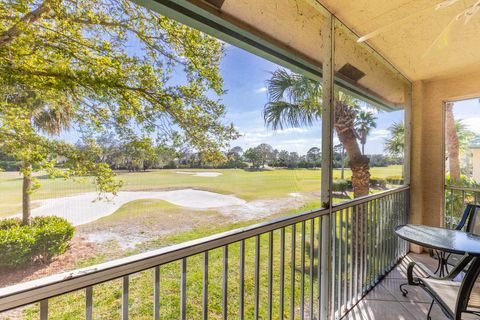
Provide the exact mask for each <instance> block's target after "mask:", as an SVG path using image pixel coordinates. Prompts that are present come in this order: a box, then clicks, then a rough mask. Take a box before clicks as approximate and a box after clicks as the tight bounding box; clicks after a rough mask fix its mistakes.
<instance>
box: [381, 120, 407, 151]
mask: <svg viewBox="0 0 480 320" xmlns="http://www.w3.org/2000/svg"><path fill="white" fill-rule="evenodd" d="M388 130H389V131H390V137H389V138H387V139H385V146H384V149H385V151H386V152H387V153H388V154H389V155H391V156H392V157H394V158H398V157H401V156H403V150H404V149H405V126H404V125H403V122H394V123H393V125H392V126H390V127H389V128H388Z"/></svg>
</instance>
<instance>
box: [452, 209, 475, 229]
mask: <svg viewBox="0 0 480 320" xmlns="http://www.w3.org/2000/svg"><path fill="white" fill-rule="evenodd" d="M474 208H475V205H474V204H471V203H467V206H466V207H465V210H464V211H463V215H462V219H461V220H460V222H459V223H458V225H457V227H456V228H455V229H456V230H463V229H464V227H465V225H467V224H468V220H469V218H470V213H471V212H472V211H473V210H474ZM465 231H466V230H465Z"/></svg>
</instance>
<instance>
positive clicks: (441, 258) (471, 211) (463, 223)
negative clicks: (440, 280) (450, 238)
mask: <svg viewBox="0 0 480 320" xmlns="http://www.w3.org/2000/svg"><path fill="white" fill-rule="evenodd" d="M479 208H480V206H478V205H475V204H471V203H467V205H466V207H465V210H464V211H463V215H462V219H461V220H460V222H459V223H458V225H457V226H456V227H455V230H460V231H465V232H471V233H474V234H480V221H479V220H478V218H479V215H478V214H477V213H478V209H479ZM431 253H432V256H436V257H435V259H437V260H438V264H437V269H436V270H435V271H434V272H433V273H434V274H438V275H439V276H440V277H445V276H446V275H447V274H448V273H449V271H448V266H449V265H450V266H454V265H455V264H457V263H458V262H459V261H460V260H461V258H462V256H461V255H458V254H452V253H446V252H443V251H439V250H432V251H431Z"/></svg>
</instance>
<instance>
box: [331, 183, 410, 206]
mask: <svg viewBox="0 0 480 320" xmlns="http://www.w3.org/2000/svg"><path fill="white" fill-rule="evenodd" d="M409 189H410V187H409V186H403V187H399V188H396V189H391V190H387V191H382V192H379V193H375V194H372V195H368V196H364V197H359V198H356V199H353V200H350V201H345V202H342V203H339V204H338V205H334V206H333V211H339V210H342V209H346V208H349V207H353V206H356V205H359V204H362V203H366V202H369V201H372V200H375V199H379V198H383V197H385V196H388V195H391V194H394V193H399V192H402V191H406V190H409Z"/></svg>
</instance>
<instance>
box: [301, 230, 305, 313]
mask: <svg viewBox="0 0 480 320" xmlns="http://www.w3.org/2000/svg"><path fill="white" fill-rule="evenodd" d="M305 232H306V231H305V221H303V222H302V242H301V249H300V253H301V264H302V265H301V266H300V319H302V320H303V319H304V318H305Z"/></svg>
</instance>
